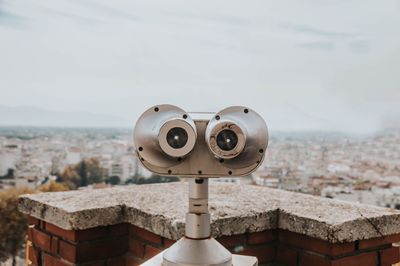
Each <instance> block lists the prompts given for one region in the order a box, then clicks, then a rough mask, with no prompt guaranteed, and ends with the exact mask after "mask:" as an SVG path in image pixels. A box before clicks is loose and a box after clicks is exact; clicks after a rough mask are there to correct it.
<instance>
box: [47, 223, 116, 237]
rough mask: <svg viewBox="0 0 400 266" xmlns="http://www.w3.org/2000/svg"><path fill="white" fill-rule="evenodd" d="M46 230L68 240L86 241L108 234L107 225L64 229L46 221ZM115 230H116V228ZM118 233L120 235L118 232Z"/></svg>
mask: <svg viewBox="0 0 400 266" xmlns="http://www.w3.org/2000/svg"><path fill="white" fill-rule="evenodd" d="M46 231H48V232H50V233H52V234H54V235H56V236H59V237H60V238H63V239H66V240H70V241H87V240H93V239H99V238H105V237H107V236H108V235H109V232H108V228H107V226H100V227H95V228H90V229H85V230H65V229H63V228H60V227H58V226H55V225H54V224H50V223H46ZM115 232H118V231H117V230H116V231H115ZM118 234H119V235H120V233H118ZM118 234H116V235H118Z"/></svg>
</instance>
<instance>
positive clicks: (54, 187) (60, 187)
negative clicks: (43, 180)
mask: <svg viewBox="0 0 400 266" xmlns="http://www.w3.org/2000/svg"><path fill="white" fill-rule="evenodd" d="M38 190H39V191H40V192H56V191H67V190H69V187H68V186H67V185H66V184H62V183H58V182H55V181H51V182H50V183H48V184H45V185H41V186H40V187H38Z"/></svg>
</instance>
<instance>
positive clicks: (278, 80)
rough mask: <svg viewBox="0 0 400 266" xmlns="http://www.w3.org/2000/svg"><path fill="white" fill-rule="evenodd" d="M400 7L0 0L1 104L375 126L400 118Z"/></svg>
mask: <svg viewBox="0 0 400 266" xmlns="http://www.w3.org/2000/svg"><path fill="white" fill-rule="evenodd" d="M399 14H400V1H399V0H397V1H389V0H388V1H386V0H383V1H376V0H357V1H356V0H293V1H287V0H282V1H266V0H260V1H256V0H254V1H232V0H213V1H210V0H203V1H197V0H196V1H195V0H168V1H165V0H146V1H136V0H113V1H107V0H0V105H5V106H33V107H40V108H45V109H48V110H53V111H61V112H90V113H94V114H104V115H109V116H116V117H121V118H123V119H125V120H127V121H135V120H136V119H137V118H138V116H139V115H140V114H141V113H142V112H143V111H144V110H146V109H147V108H149V107H150V106H153V105H156V104H160V103H170V104H175V105H178V106H180V107H181V108H183V109H185V110H187V111H188V112H190V111H212V112H216V111H218V110H221V109H223V108H224V107H227V106H230V105H243V106H248V107H250V108H252V109H254V110H256V111H257V112H259V113H260V114H261V115H262V116H263V117H264V119H265V120H266V122H267V124H268V126H269V128H270V129H272V130H334V131H348V132H360V133H363V132H371V131H374V130H377V129H380V128H381V127H382V125H386V124H387V121H391V123H393V121H394V122H396V121H397V122H398V123H399V121H400V85H399V84H400V15H399ZM27 119H28V118H27ZM76 119H77V120H79V116H77V118H76ZM0 124H1V121H0Z"/></svg>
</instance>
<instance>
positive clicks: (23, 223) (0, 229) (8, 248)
mask: <svg viewBox="0 0 400 266" xmlns="http://www.w3.org/2000/svg"><path fill="white" fill-rule="evenodd" d="M26 193H32V191H31V190H28V189H19V190H17V189H7V190H3V191H0V217H2V219H0V261H4V260H6V259H7V258H8V257H10V256H11V257H12V259H13V266H15V265H16V257H17V255H18V253H19V252H20V251H21V247H22V245H23V243H24V241H25V231H26V229H27V226H28V221H27V217H26V215H24V214H22V213H20V212H19V211H18V196H19V195H21V194H26Z"/></svg>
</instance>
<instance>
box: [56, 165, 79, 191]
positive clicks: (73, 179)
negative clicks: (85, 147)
mask: <svg viewBox="0 0 400 266" xmlns="http://www.w3.org/2000/svg"><path fill="white" fill-rule="evenodd" d="M57 182H60V183H63V184H65V185H67V186H68V187H69V188H70V189H76V188H78V186H79V184H80V176H79V175H78V173H77V172H76V171H75V169H74V167H73V166H67V167H65V169H64V171H63V172H62V173H61V175H59V176H58V178H57Z"/></svg>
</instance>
